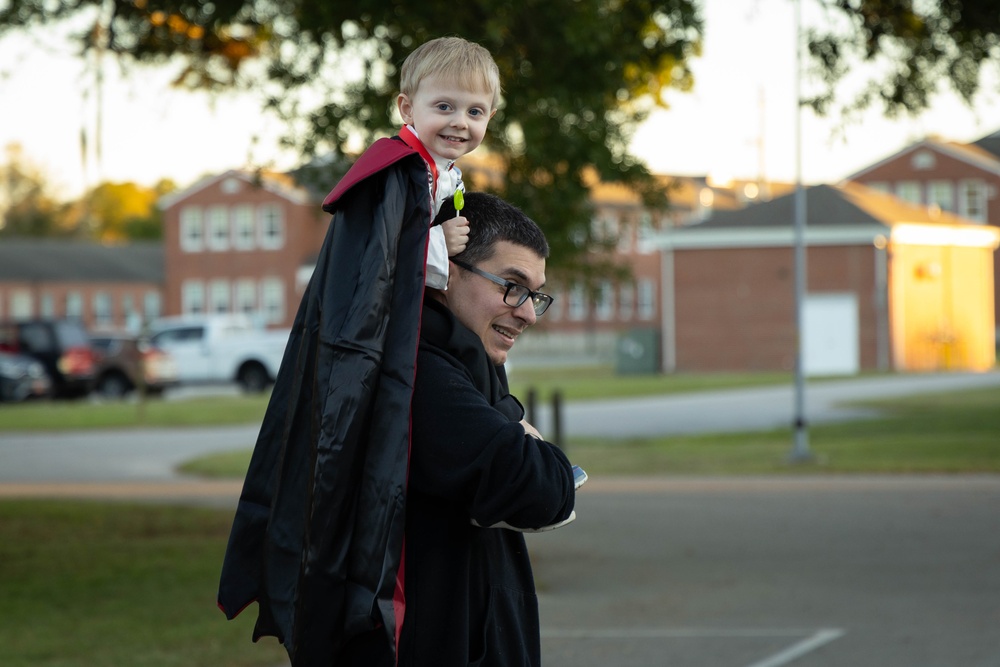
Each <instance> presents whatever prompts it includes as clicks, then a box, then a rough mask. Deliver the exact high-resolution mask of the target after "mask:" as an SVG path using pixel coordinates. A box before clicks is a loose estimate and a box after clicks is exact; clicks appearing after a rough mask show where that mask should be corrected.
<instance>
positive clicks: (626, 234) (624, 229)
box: [618, 220, 635, 252]
mask: <svg viewBox="0 0 1000 667" xmlns="http://www.w3.org/2000/svg"><path fill="white" fill-rule="evenodd" d="M634 233H635V225H632V224H629V221H628V220H623V221H622V224H621V226H620V228H619V233H618V252H629V251H630V250H632V235H633V234H634Z"/></svg>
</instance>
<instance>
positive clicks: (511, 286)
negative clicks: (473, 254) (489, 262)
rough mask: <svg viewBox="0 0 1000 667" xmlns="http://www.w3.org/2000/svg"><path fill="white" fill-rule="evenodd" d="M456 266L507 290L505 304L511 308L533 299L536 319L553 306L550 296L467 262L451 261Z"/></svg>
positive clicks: (504, 297)
mask: <svg viewBox="0 0 1000 667" xmlns="http://www.w3.org/2000/svg"><path fill="white" fill-rule="evenodd" d="M451 261H452V262H453V263H454V264H455V265H456V266H459V267H461V268H463V269H465V270H466V271H471V272H472V273H475V274H476V275H478V276H482V277H483V278H486V279H487V280H489V281H491V282H494V283H496V284H497V285H500V286H501V287H504V288H506V291H505V292H504V293H503V302H504V303H505V304H507V305H508V306H510V307H511V308H518V307H520V306H521V304H523V303H524V302H525V301H527V300H528V299H529V298H530V299H531V306H532V308H534V309H535V317H538V316H540V315H541V314H542V313H544V312H545V311H546V310H548V308H549V306H551V305H552V297H551V296H549V295H548V294H542V293H541V292H532V291H531V290H530V289H528V288H527V287H525V286H524V285H519V284H518V283H512V282H511V281H509V280H504V279H503V278H501V277H500V276H495V275H493V274H492V273H487V272H486V271H483V270H482V269H477V268H476V267H474V266H470V265H468V264H466V263H465V262H459V261H457V260H454V259H453V260H451Z"/></svg>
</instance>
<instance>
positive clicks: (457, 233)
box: [441, 216, 469, 257]
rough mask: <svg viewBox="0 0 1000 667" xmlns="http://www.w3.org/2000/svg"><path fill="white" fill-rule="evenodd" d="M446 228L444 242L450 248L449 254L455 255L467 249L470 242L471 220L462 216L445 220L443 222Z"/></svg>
mask: <svg viewBox="0 0 1000 667" xmlns="http://www.w3.org/2000/svg"><path fill="white" fill-rule="evenodd" d="M441 228H442V229H443V230H444V244H445V246H446V247H447V248H448V256H449V257H454V256H455V255H457V254H458V253H460V252H462V251H463V250H465V244H466V243H468V242H469V221H468V220H466V219H465V218H464V217H462V216H458V217H456V218H452V219H451V220H445V221H444V222H442V223H441Z"/></svg>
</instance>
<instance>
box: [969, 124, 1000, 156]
mask: <svg viewBox="0 0 1000 667" xmlns="http://www.w3.org/2000/svg"><path fill="white" fill-rule="evenodd" d="M972 145H974V146H979V147H980V148H982V149H983V150H984V151H986V152H988V153H992V154H993V155H995V156H996V158H997V160H1000V130H997V131H996V132H993V133H992V134H987V135H986V136H985V137H983V138H981V139H977V140H976V141H973V142H972Z"/></svg>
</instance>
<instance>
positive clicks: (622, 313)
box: [618, 283, 635, 321]
mask: <svg viewBox="0 0 1000 667" xmlns="http://www.w3.org/2000/svg"><path fill="white" fill-rule="evenodd" d="M634 310H635V287H634V286H633V285H632V283H626V284H624V285H622V286H621V287H620V288H619V289H618V316H619V318H620V319H622V320H626V321H628V320H631V319H632V314H633V311H634Z"/></svg>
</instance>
